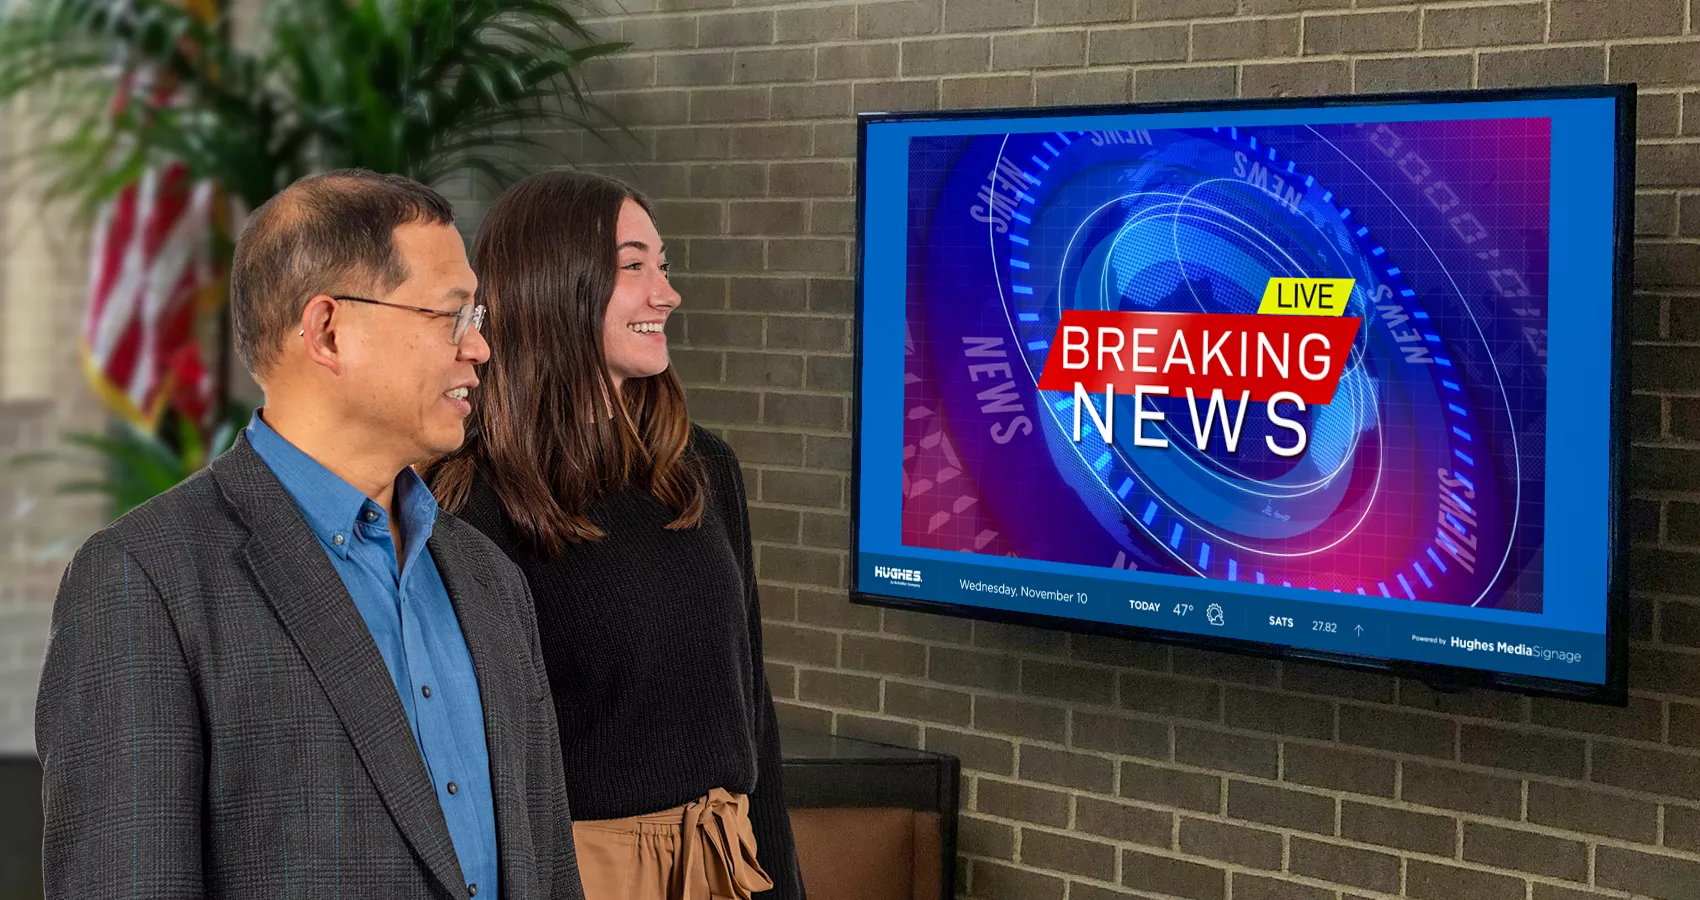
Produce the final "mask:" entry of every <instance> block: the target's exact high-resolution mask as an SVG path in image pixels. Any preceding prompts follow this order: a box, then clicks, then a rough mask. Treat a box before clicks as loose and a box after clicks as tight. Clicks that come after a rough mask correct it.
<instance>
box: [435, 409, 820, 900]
mask: <svg viewBox="0 0 1700 900" xmlns="http://www.w3.org/2000/svg"><path fill="white" fill-rule="evenodd" d="M689 452H690V453H693V454H695V455H696V457H697V458H698V459H700V460H701V461H702V464H703V469H704V471H705V472H706V474H707V482H708V485H707V486H708V495H707V503H706V504H705V512H704V514H703V520H702V525H701V527H698V528H688V529H681V530H676V531H669V530H667V529H665V528H663V527H662V526H664V525H666V524H667V523H668V522H670V521H672V520H673V518H674V513H673V511H672V510H671V509H669V508H667V507H666V506H665V505H663V504H662V503H661V502H660V501H658V500H656V499H655V497H654V496H653V495H651V494H650V493H649V492H648V491H646V490H644V489H642V488H638V487H630V486H628V487H626V488H625V489H623V490H621V491H619V492H617V493H615V494H614V495H613V496H611V497H608V498H607V499H605V500H603V501H602V502H600V503H598V504H597V505H596V506H595V507H594V508H592V509H591V510H590V511H589V515H590V518H591V520H592V521H594V522H596V524H597V525H599V526H601V527H602V529H603V530H604V531H605V532H606V533H607V536H606V537H604V538H603V539H602V540H600V541H594V542H585V543H579V544H569V545H568V547H567V550H566V552H565V553H563V554H562V555H561V556H559V557H557V558H554V559H543V558H540V557H539V556H538V555H537V554H535V553H533V552H532V551H531V550H530V549H529V548H528V547H526V546H525V545H523V544H522V542H521V541H520V540H519V539H518V537H517V536H516V534H515V532H514V530H513V528H512V524H511V522H510V521H509V519H508V517H507V515H506V514H505V513H504V512H503V509H502V506H501V503H500V501H499V500H498V499H497V497H496V493H495V491H494V490H493V489H492V488H491V487H490V485H489V483H488V482H487V481H486V480H485V479H484V477H483V475H482V473H481V474H480V475H479V476H478V477H477V478H476V480H475V481H474V484H473V488H472V493H471V495H470V497H469V499H468V502H467V505H466V508H465V509H463V510H461V512H460V514H459V515H460V518H462V519H465V520H466V521H467V522H470V523H471V524H472V525H474V526H476V527H477V528H478V529H479V530H480V531H482V532H484V533H485V534H486V535H488V536H489V537H490V539H491V540H492V541H494V542H495V543H496V545H497V546H498V547H500V548H502V551H503V552H505V553H507V554H508V556H509V557H510V558H512V559H513V561H514V562H515V563H517V564H518V565H519V567H520V570H521V571H523V572H524V573H525V577H526V580H527V581H528V582H530V584H531V592H532V595H533V597H534V598H535V601H536V604H537V627H538V632H539V636H540V637H541V639H542V646H543V658H544V662H545V664H546V666H547V667H548V670H549V684H550V687H551V689H552V691H553V693H554V696H555V713H556V716H557V718H559V720H560V727H561V755H562V757H563V761H564V762H565V764H566V777H567V799H568V801H569V802H570V804H571V806H572V814H573V818H575V819H577V820H579V821H585V820H591V819H619V818H625V817H627V816H636V815H642V814H645V813H652V812H658V811H660V810H663V809H669V808H671V807H674V806H679V805H682V804H684V803H688V802H690V801H691V800H694V799H696V798H697V797H700V796H702V795H703V794H706V793H708V792H709V790H710V789H712V788H716V787H720V788H725V789H726V790H729V791H732V792H734V793H746V794H749V796H750V807H751V809H750V819H751V822H752V824H753V825H754V830H755V837H756V845H757V853H758V856H759V858H760V860H761V865H762V868H763V869H765V870H766V871H767V873H768V875H769V876H771V877H772V878H773V881H774V889H773V890H771V891H766V892H763V893H762V894H759V895H758V896H759V897H761V898H762V900H802V898H803V886H802V881H801V878H800V877H799V876H798V874H797V862H796V848H795V846H794V845H793V843H792V840H791V822H790V819H789V818H788V816H787V814H786V811H785V797H784V791H783V789H782V787H781V784H780V762H779V737H778V734H777V732H776V725H775V722H774V715H773V696H772V694H771V693H770V692H769V690H768V686H767V678H766V675H765V674H764V672H763V669H762V655H761V609H760V607H759V606H758V605H757V602H756V578H755V567H754V565H753V557H752V554H751V549H750V529H749V511H748V509H747V508H746V507H745V501H744V481H743V476H742V475H741V473H740V472H739V469H738V459H737V457H736V456H734V455H733V453H732V449H731V448H730V447H728V446H726V444H725V442H723V441H721V440H720V439H719V438H717V437H715V436H714V435H712V434H710V433H709V432H707V431H705V430H703V429H702V428H700V427H696V426H692V428H691V444H690V450H689Z"/></svg>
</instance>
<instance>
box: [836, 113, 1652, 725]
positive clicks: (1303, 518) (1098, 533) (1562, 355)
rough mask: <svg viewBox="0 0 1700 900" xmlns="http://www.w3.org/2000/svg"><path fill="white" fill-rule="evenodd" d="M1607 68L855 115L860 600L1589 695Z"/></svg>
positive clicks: (1611, 259)
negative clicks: (1467, 81)
mask: <svg viewBox="0 0 1700 900" xmlns="http://www.w3.org/2000/svg"><path fill="white" fill-rule="evenodd" d="M1633 104H1634V93H1633V89H1632V88H1630V87H1625V86H1595V87H1577V88H1552V89H1535V90H1518V91H1468V92H1453V93H1433V94H1420V95H1419V94H1400V95H1377V96H1346V97H1324V98H1311V99H1279V100H1231V101H1222V102H1200V103H1172V104H1149V105H1127V106H1104V107H1082V108H1053V109H1006V110H990V111H983V110H981V111H962V112H943V113H939V112H925V113H890V114H887V113H871V114H864V115H863V116H861V118H860V123H859V129H860V148H859V169H858V198H857V202H858V223H857V224H858V246H857V253H858V264H857V278H858V284H857V311H856V312H857V314H856V360H855V374H856V379H855V388H856V390H855V401H854V425H853V430H854V438H855V440H854V447H855V454H854V464H853V485H852V493H853V500H852V502H853V519H852V523H853V524H852V531H853V538H852V553H851V556H852V560H851V585H850V587H851V594H852V599H853V600H854V601H856V602H860V603H870V604H880V605H888V606H895V607H904V608H909V609H916V610H922V611H927V612H936V613H946V614H954V615H962V616H971V617H978V618H987V619H997V620H1005V621H1016V622H1024V623H1028V624H1032V625H1038V626H1045V627H1056V628H1064V629H1071V630H1077V631H1087V632H1107V633H1112V634H1120V635H1126V636H1131V637H1139V638H1146V639H1156V640H1164V641H1173V642H1177V643H1186V644H1195V645H1204V646H1209V647H1215V648H1220V649H1226V650H1238V651H1244V652H1250V653H1260V654H1269V655H1276V656H1281V657H1300V658H1305V659H1311V660H1325V661H1334V662H1338V663H1341V664H1345V665H1350V666H1358V667H1370V668H1378V669H1382V670H1387V671H1391V672H1394V673H1395V674H1400V675H1405V676H1410V677H1415V678H1420V679H1423V680H1426V681H1429V682H1431V683H1434V684H1436V685H1439V686H1442V687H1451V686H1471V685H1482V686H1491V687H1498V688H1504V689H1511V690H1518V691H1525V692H1529V693H1537V694H1552V695H1561V696H1568V697H1576V698H1581V699H1588V700H1594V701H1599V702H1615V703H1623V702H1625V695H1626V689H1625V647H1626V644H1625V626H1626V623H1625V621H1624V617H1625V615H1626V603H1625V590H1624V585H1623V566H1624V557H1623V554H1622V550H1623V548H1624V544H1625V541H1624V539H1623V537H1622V534H1621V530H1620V521H1621V510H1622V504H1621V501H1620V500H1619V498H1620V497H1621V496H1622V494H1621V487H1622V485H1621V473H1622V466H1623V463H1624V460H1625V458H1626V452H1627V450H1626V448H1627V444H1626V439H1625V433H1626V428H1625V422H1624V418H1625V415H1626V410H1627V388H1626V385H1627V378H1626V374H1625V364H1626V362H1627V353H1626V350H1625V345H1624V341H1625V327H1624V323H1623V316H1624V310H1625V301H1626V299H1627V297H1628V291H1629V266H1630V223H1631V221H1632V220H1633V215H1632V211H1631V203H1632V186H1633V184H1634V176H1633V162H1634V155H1633V134H1634V124H1633V120H1634V109H1633Z"/></svg>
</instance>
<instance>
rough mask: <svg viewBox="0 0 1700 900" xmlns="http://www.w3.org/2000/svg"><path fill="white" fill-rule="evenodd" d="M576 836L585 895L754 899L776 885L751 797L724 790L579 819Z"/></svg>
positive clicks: (616, 899)
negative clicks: (640, 811) (760, 847)
mask: <svg viewBox="0 0 1700 900" xmlns="http://www.w3.org/2000/svg"><path fill="white" fill-rule="evenodd" d="M573 841H574V843H576V844H577V847H578V865H579V877H580V878H581V879H582V880H583V882H584V894H585V898H586V900H750V895H752V894H756V893H759V892H761V891H765V890H769V889H771V888H772V887H773V880H772V879H771V878H769V877H768V875H767V872H765V871H763V870H762V867H761V863H760V862H758V861H757V860H756V850H757V848H756V838H755V831H754V829H753V828H752V827H751V825H750V815H749V797H747V796H745V795H743V794H734V793H732V792H730V791H727V790H725V789H724V788H715V789H713V790H711V791H709V792H708V793H707V794H705V795H703V796H702V797H699V798H697V799H696V800H692V801H691V802H689V803H687V804H685V805H684V806H678V807H674V808H672V809H669V810H663V811H662V812H658V813H649V814H647V815H641V816H632V817H631V818H627V819H603V820H597V821H580V822H574V823H573Z"/></svg>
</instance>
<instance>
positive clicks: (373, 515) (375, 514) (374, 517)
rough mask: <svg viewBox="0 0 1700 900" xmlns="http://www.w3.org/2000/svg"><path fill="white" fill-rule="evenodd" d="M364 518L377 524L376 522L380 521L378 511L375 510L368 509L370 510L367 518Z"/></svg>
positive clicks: (366, 515) (367, 512)
mask: <svg viewBox="0 0 1700 900" xmlns="http://www.w3.org/2000/svg"><path fill="white" fill-rule="evenodd" d="M362 518H364V519H365V520H366V521H368V522H376V521H378V511H377V510H375V509H368V510H366V514H365V516H363V517H362Z"/></svg>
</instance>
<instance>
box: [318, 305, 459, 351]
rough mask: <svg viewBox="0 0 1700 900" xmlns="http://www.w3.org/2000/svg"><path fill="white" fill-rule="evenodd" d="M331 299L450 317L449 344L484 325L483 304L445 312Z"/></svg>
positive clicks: (457, 341)
mask: <svg viewBox="0 0 1700 900" xmlns="http://www.w3.org/2000/svg"><path fill="white" fill-rule="evenodd" d="M331 299H332V300H347V301H348V302H350V303H370V304H372V305H374V306H393V307H395V308H396V309H411V310H413V311H414V312H422V313H424V314H425V315H428V316H441V317H444V318H451V317H452V318H453V319H454V320H455V327H454V331H453V332H451V333H450V334H449V343H451V344H459V343H460V342H461V339H462V338H465V337H466V332H467V331H468V330H471V331H477V330H479V329H480V328H482V327H484V306H483V304H475V303H471V302H467V303H466V304H464V305H462V306H461V308H460V309H458V310H456V311H454V312H445V311H443V310H440V309H427V308H425V307H423V306H407V305H405V304H402V303H391V302H389V301H388V300H372V299H369V298H366V297H339V296H335V295H333V296H332V297H331Z"/></svg>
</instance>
